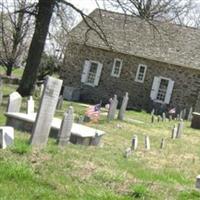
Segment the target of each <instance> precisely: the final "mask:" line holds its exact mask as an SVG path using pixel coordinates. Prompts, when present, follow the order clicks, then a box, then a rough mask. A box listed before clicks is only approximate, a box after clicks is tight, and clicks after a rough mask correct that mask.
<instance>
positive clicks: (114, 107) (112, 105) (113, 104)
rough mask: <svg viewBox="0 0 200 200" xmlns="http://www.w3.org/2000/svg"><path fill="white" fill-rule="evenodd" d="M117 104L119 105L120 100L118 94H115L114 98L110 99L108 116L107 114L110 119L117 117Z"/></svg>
mask: <svg viewBox="0 0 200 200" xmlns="http://www.w3.org/2000/svg"><path fill="white" fill-rule="evenodd" d="M117 105H118V100H117V95H116V94H115V95H114V98H113V99H111V100H110V106H109V110H108V116H107V119H108V121H110V120H113V119H114V118H115V113H116V111H117Z"/></svg>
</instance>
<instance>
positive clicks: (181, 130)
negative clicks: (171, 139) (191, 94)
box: [176, 119, 184, 138]
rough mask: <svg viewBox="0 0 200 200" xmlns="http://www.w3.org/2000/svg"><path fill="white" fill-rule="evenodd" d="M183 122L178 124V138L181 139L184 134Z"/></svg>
mask: <svg viewBox="0 0 200 200" xmlns="http://www.w3.org/2000/svg"><path fill="white" fill-rule="evenodd" d="M183 125H184V124H183V120H182V119H181V121H180V122H179V123H178V127H177V134H176V138H180V137H181V136H182V134H183Z"/></svg>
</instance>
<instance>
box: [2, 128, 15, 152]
mask: <svg viewBox="0 0 200 200" xmlns="http://www.w3.org/2000/svg"><path fill="white" fill-rule="evenodd" d="M13 140H14V129H13V127H10V126H2V127H0V149H1V148H2V149H5V148H6V147H7V146H9V145H11V144H12V143H13Z"/></svg>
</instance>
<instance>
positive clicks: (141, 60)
mask: <svg viewBox="0 0 200 200" xmlns="http://www.w3.org/2000/svg"><path fill="white" fill-rule="evenodd" d="M92 19H94V20H95V21H97V22H98V25H96V24H94V23H93V21H92ZM88 23H89V24H90V28H89V27H88V26H87V25H86V23H85V22H84V21H82V22H81V23H79V24H78V25H77V26H76V27H75V28H74V29H73V30H72V31H71V33H70V39H69V42H68V46H67V51H66V54H65V59H64V64H63V66H62V69H61V72H60V77H61V79H63V80H64V96H65V98H66V99H68V100H78V99H79V100H81V101H83V102H89V103H98V102H99V101H100V100H102V101H103V103H107V102H108V99H109V98H110V97H112V96H113V95H114V94H117V96H118V97H119V100H121V98H122V96H123V95H124V94H125V92H128V93H129V105H128V107H129V108H137V109H146V110H148V109H151V108H152V106H160V107H166V108H172V107H176V108H177V109H183V108H189V107H193V108H195V106H196V105H199V104H198V99H199V98H200V95H199V93H200V30H198V29H195V28H192V27H186V26H180V25H175V24H170V23H166V22H158V21H153V22H151V23H149V22H147V21H145V20H142V19H140V18H137V17H133V16H125V15H123V14H120V13H115V12H110V11H105V10H100V9H96V10H95V11H94V12H92V13H91V14H90V15H89V18H88ZM93 29H95V30H96V29H99V30H100V29H102V30H103V32H104V34H105V36H106V40H107V43H106V42H105V40H102V39H101V38H100V37H99V35H98V34H97V33H96V32H95V31H94V30H93ZM103 36H104V35H103Z"/></svg>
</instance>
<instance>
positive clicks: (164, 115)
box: [162, 113, 166, 122]
mask: <svg viewBox="0 0 200 200" xmlns="http://www.w3.org/2000/svg"><path fill="white" fill-rule="evenodd" d="M162 121H163V122H165V121H166V114H165V113H162Z"/></svg>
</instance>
